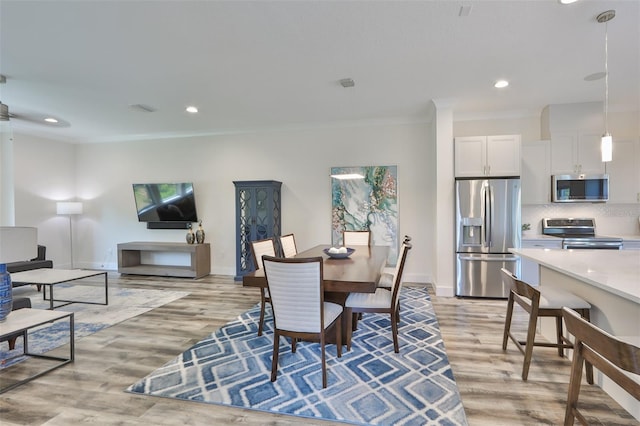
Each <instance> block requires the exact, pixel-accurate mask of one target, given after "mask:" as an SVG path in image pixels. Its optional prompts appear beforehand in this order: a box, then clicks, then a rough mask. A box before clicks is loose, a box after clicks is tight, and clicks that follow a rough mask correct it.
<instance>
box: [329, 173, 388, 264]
mask: <svg viewBox="0 0 640 426" xmlns="http://www.w3.org/2000/svg"><path fill="white" fill-rule="evenodd" d="M331 197H332V202H331V208H332V224H331V228H332V230H331V242H332V244H333V245H334V246H337V245H341V244H342V231H344V230H347V231H362V230H370V231H371V244H373V245H384V246H390V247H391V250H390V252H389V264H390V265H395V263H396V259H397V257H398V170H397V166H362V167H332V168H331Z"/></svg>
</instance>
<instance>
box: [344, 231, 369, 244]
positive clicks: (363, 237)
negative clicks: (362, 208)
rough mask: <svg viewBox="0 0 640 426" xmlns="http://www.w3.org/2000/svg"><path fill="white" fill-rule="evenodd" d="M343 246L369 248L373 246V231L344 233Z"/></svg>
mask: <svg viewBox="0 0 640 426" xmlns="http://www.w3.org/2000/svg"><path fill="white" fill-rule="evenodd" d="M342 245H343V246H345V247H350V246H369V245H371V231H342Z"/></svg>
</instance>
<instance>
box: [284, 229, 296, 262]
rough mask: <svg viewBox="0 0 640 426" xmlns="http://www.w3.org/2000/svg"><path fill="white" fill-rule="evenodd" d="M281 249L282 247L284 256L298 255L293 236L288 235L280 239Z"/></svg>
mask: <svg viewBox="0 0 640 426" xmlns="http://www.w3.org/2000/svg"><path fill="white" fill-rule="evenodd" d="M280 247H282V256H284V257H293V256H295V255H296V254H298V249H297V248H296V239H295V237H294V236H293V234H287V235H283V236H281V237H280Z"/></svg>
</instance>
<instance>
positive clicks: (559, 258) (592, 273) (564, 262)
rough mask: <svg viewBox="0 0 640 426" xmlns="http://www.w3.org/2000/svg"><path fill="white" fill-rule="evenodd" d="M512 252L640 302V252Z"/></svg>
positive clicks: (528, 249)
mask: <svg viewBox="0 0 640 426" xmlns="http://www.w3.org/2000/svg"><path fill="white" fill-rule="evenodd" d="M509 251H510V252H511V253H514V254H517V255H520V256H522V257H525V258H527V259H530V260H532V261H534V262H536V263H538V264H540V265H543V266H546V267H548V268H550V269H554V270H556V271H558V272H561V273H564V274H567V275H569V276H571V277H574V278H576V279H579V280H581V281H584V282H586V283H589V284H591V285H593V286H595V287H599V288H601V289H603V290H606V291H609V292H611V293H614V294H617V295H618V296H620V297H624V298H625V299H628V300H631V301H633V302H635V303H638V304H640V251H638V250H557V249H538V248H524V249H513V248H512V249H509Z"/></svg>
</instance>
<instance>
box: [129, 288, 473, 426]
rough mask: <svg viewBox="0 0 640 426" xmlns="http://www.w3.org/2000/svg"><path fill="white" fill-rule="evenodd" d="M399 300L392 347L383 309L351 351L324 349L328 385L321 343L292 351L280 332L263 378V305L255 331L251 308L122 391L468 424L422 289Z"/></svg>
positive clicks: (369, 421) (268, 327)
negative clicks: (274, 364) (274, 362)
mask: <svg viewBox="0 0 640 426" xmlns="http://www.w3.org/2000/svg"><path fill="white" fill-rule="evenodd" d="M401 304H402V310H401V319H402V321H401V324H400V327H399V339H400V353H399V354H396V353H394V352H393V342H392V339H391V325H390V319H389V315H378V314H365V315H364V316H363V319H362V320H361V321H360V322H359V323H358V330H357V331H356V332H354V335H353V340H352V347H351V351H350V352H347V351H346V347H343V355H342V358H338V357H337V355H336V348H335V345H328V346H327V379H328V386H327V388H326V389H323V388H322V374H321V366H320V345H319V344H317V343H306V342H302V343H299V344H298V348H297V351H296V353H295V354H293V353H291V346H290V344H289V341H288V340H285V339H284V338H282V339H281V346H280V358H279V360H280V362H279V367H278V379H277V380H276V381H275V382H274V383H272V382H271V381H270V374H271V359H272V350H273V329H272V326H273V321H271V320H270V318H271V312H270V310H269V308H267V309H268V312H267V316H266V317H267V320H266V321H265V332H264V333H263V335H262V336H261V337H258V335H257V330H258V317H259V313H260V310H259V305H256V306H255V307H254V308H252V309H251V310H249V311H247V312H245V313H244V314H242V315H241V316H239V317H238V318H237V319H236V320H235V321H233V322H230V323H228V324H226V325H225V326H223V327H222V328H220V329H219V330H218V331H216V332H215V333H213V334H211V335H210V336H208V337H207V338H205V339H204V340H202V341H200V342H199V343H197V344H196V345H194V346H193V347H191V348H190V349H188V350H187V351H186V352H184V353H182V354H181V355H180V356H178V357H177V358H175V359H174V360H172V361H170V362H169V363H167V364H165V365H164V366H163V367H161V368H159V369H158V370H156V371H154V372H152V373H151V374H150V375H148V376H147V377H145V378H143V379H142V380H140V381H139V382H137V383H135V384H133V385H131V386H130V387H129V388H128V389H127V391H129V392H133V393H141V394H146V395H153V396H162V397H169V398H178V399H183V400H190V401H198V402H206V403H211V404H221V405H231V406H235V407H242V408H249V409H254V410H261V411H268V412H273V413H280V414H289V415H294V416H300V417H308V418H317V419H326V420H334V421H342V422H346V423H352V424H362V425H365V424H366V425H427V424H433V425H466V424H467V423H466V417H465V413H464V409H463V407H462V402H461V400H460V395H459V393H458V388H457V386H456V382H455V379H454V377H453V372H452V370H451V367H450V365H449V361H448V359H447V354H446V352H445V349H444V345H443V342H442V337H441V335H440V330H439V327H438V322H437V319H436V316H435V313H434V310H433V307H432V305H431V301H430V299H429V295H428V293H427V290H426V289H425V288H421V287H404V288H403V290H402V294H401ZM267 306H269V305H267Z"/></svg>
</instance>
